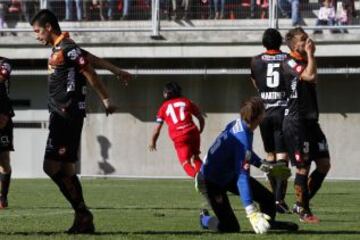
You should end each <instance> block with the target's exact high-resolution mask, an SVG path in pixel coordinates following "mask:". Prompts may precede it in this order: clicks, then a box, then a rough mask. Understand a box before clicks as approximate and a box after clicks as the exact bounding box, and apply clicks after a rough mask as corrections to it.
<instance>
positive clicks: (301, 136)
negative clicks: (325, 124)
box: [283, 117, 330, 167]
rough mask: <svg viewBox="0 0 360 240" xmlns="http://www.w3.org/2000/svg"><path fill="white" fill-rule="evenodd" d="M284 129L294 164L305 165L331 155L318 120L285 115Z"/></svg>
mask: <svg viewBox="0 0 360 240" xmlns="http://www.w3.org/2000/svg"><path fill="white" fill-rule="evenodd" d="M283 130H284V136H285V142H286V146H287V148H288V153H289V157H290V160H291V164H292V165H293V166H297V167H305V166H309V165H310V164H311V161H313V160H316V159H321V158H329V157H330V154H329V150H328V144H327V141H326V137H325V135H324V133H323V132H322V130H321V128H320V125H319V123H318V122H317V121H316V120H298V119H293V118H290V117H285V118H284V122H283Z"/></svg>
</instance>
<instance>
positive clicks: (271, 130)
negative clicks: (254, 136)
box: [260, 111, 286, 153]
mask: <svg viewBox="0 0 360 240" xmlns="http://www.w3.org/2000/svg"><path fill="white" fill-rule="evenodd" d="M283 118H284V114H283V112H282V111H277V112H272V113H266V116H265V118H264V119H263V121H262V122H261V124H260V133H261V138H262V140H263V143H264V148H265V151H266V152H268V153H270V152H274V153H283V152H286V146H285V142H284V134H283V130H282V122H283Z"/></svg>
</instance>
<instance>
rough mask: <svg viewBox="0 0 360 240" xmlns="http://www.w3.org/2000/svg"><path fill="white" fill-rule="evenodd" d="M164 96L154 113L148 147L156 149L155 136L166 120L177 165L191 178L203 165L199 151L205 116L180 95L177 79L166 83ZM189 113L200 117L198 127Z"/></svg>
mask: <svg viewBox="0 0 360 240" xmlns="http://www.w3.org/2000/svg"><path fill="white" fill-rule="evenodd" d="M163 96H164V99H165V101H164V102H163V104H162V106H161V107H160V109H159V112H158V114H157V119H156V122H157V123H158V124H157V125H156V127H155V128H154V132H153V135H152V138H151V143H150V145H149V149H150V151H154V150H156V142H157V139H158V137H159V135H160V131H161V128H162V126H163V123H164V122H166V124H167V125H168V128H169V135H170V138H171V139H172V140H173V142H174V146H175V149H176V152H177V155H178V158H179V161H180V164H181V166H182V167H183V168H184V170H185V172H186V174H187V175H189V176H190V177H192V178H194V177H195V175H196V174H197V172H198V171H199V170H200V167H201V165H202V161H201V159H200V157H199V154H200V133H201V132H202V131H203V129H204V126H205V120H204V117H203V116H202V115H201V112H200V110H199V108H198V107H197V106H196V105H195V104H194V103H193V102H191V101H190V100H189V99H187V98H186V97H183V96H182V95H181V87H180V86H179V85H178V84H177V83H176V82H169V83H167V84H166V85H165V87H164V91H163ZM192 115H194V116H195V117H196V118H197V119H198V120H199V124H200V129H198V127H197V126H196V125H195V123H194V122H193V120H192Z"/></svg>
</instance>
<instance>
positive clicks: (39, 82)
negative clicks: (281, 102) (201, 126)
mask: <svg viewBox="0 0 360 240" xmlns="http://www.w3.org/2000/svg"><path fill="white" fill-rule="evenodd" d="M169 80H176V81H178V82H179V83H180V84H181V85H182V87H183V89H184V95H186V96H188V97H189V98H191V99H192V100H193V101H194V102H196V103H198V104H199V106H200V107H201V109H202V110H203V112H204V113H205V114H206V115H207V118H206V127H205V131H204V133H203V134H202V136H201V150H202V155H201V156H202V157H203V156H204V154H205V153H206V151H207V149H208V147H209V145H210V144H211V143H212V142H213V140H214V139H215V137H216V136H217V135H218V133H219V132H220V131H221V130H222V129H223V128H224V126H225V125H226V124H227V123H228V122H229V121H231V120H233V119H234V118H236V117H237V112H238V109H239V104H240V102H241V100H243V99H244V98H246V97H248V96H251V95H253V94H255V91H254V90H253V88H252V86H251V85H250V83H249V81H248V80H247V77H246V76H139V77H138V78H137V79H135V80H133V82H132V83H131V84H130V86H129V87H128V88H123V87H122V86H121V85H120V84H119V82H117V81H116V80H113V79H111V78H109V76H107V77H105V83H106V85H107V87H108V89H110V92H111V96H112V98H113V100H114V101H115V102H116V104H117V105H118V106H119V111H118V113H116V114H114V115H112V116H109V117H105V115H104V113H103V111H102V107H101V105H100V104H99V102H98V99H97V97H96V96H95V95H94V92H93V91H89V98H88V103H89V106H88V111H89V114H88V117H87V118H86V120H85V125H84V131H83V138H82V150H81V159H82V161H81V174H84V175H99V174H100V175H104V174H108V175H120V176H132V177H135V176H149V177H154V176H155V177H166V176H171V177H185V174H184V173H183V171H182V169H181V167H180V165H179V164H178V162H177V158H176V155H175V151H174V148H173V146H172V143H171V141H170V139H169V137H168V134H167V129H166V127H165V128H164V129H163V131H162V133H161V136H160V139H159V142H158V151H157V152H149V151H148V150H147V146H148V143H149V139H150V137H151V133H152V128H153V126H154V123H153V120H154V118H155V114H156V112H157V110H158V107H159V106H160V104H161V101H162V99H161V91H162V86H163V85H164V84H165V83H166V82H167V81H169ZM46 84H47V83H46V76H40V77H34V76H29V77H19V76H15V77H14V78H13V80H12V93H11V95H12V98H13V99H30V100H31V103H30V107H27V108H26V107H23V108H17V109H16V117H15V119H14V120H15V122H17V123H19V122H33V123H40V126H38V127H37V128H16V129H15V148H16V151H15V152H14V153H13V154H12V164H13V171H14V176H15V177H45V175H44V174H43V173H42V158H43V154H44V148H45V142H46V138H47V121H48V113H47V110H46V99H47V85H46ZM357 89H360V81H359V76H345V75H334V76H326V75H321V76H320V83H319V88H318V93H319V94H318V95H319V104H320V109H321V119H320V122H321V125H322V128H323V130H324V132H325V134H326V136H327V138H328V141H329V145H330V151H331V157H332V166H333V168H332V170H331V173H330V177H332V178H346V179H349V178H357V179H360V174H359V172H360V167H359V164H358V156H360V148H359V141H358V137H359V136H360V127H359V126H360V113H359V111H360V97H359V96H358V95H357V92H356V91H357ZM254 149H255V151H257V152H258V153H259V154H260V155H261V156H264V153H263V147H262V141H261V138H260V136H259V134H258V132H256V134H255V138H254ZM254 174H255V175H261V173H259V172H254Z"/></svg>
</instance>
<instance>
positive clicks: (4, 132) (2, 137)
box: [0, 118, 14, 153]
mask: <svg viewBox="0 0 360 240" xmlns="http://www.w3.org/2000/svg"><path fill="white" fill-rule="evenodd" d="M13 130H14V124H13V122H12V120H11V118H10V119H9V122H8V123H7V124H6V126H5V127H4V128H3V129H0V153H1V152H8V151H14V144H13V139H14V134H13Z"/></svg>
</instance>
